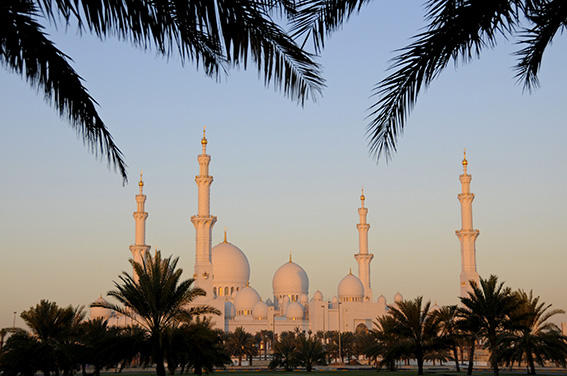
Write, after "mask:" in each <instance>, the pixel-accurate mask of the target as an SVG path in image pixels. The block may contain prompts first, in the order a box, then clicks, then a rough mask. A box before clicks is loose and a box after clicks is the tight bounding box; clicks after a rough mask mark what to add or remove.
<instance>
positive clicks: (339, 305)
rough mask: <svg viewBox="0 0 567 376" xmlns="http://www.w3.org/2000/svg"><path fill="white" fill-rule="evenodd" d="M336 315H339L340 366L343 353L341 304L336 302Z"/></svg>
mask: <svg viewBox="0 0 567 376" xmlns="http://www.w3.org/2000/svg"><path fill="white" fill-rule="evenodd" d="M338 313H339V359H340V361H341V364H342V363H343V356H342V355H343V352H342V346H341V302H338Z"/></svg>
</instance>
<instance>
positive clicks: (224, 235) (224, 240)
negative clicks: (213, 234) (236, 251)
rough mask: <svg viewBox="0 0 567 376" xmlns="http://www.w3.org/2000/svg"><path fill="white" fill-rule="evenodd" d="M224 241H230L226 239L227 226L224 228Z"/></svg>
mask: <svg viewBox="0 0 567 376" xmlns="http://www.w3.org/2000/svg"><path fill="white" fill-rule="evenodd" d="M224 242H225V243H228V241H227V240H226V227H225V228H224Z"/></svg>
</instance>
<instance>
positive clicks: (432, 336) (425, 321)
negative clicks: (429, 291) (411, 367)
mask: <svg viewBox="0 0 567 376" xmlns="http://www.w3.org/2000/svg"><path fill="white" fill-rule="evenodd" d="M422 302H423V298H422V297H417V298H415V299H413V300H402V301H400V302H398V303H396V305H392V306H388V315H389V316H390V317H391V318H392V319H393V323H392V324H393V327H392V329H393V331H394V333H395V334H396V335H397V344H396V345H395V347H399V348H402V349H404V352H405V355H406V356H411V357H413V358H415V359H416V361H417V374H418V375H423V362H424V360H425V358H426V357H427V356H429V355H432V354H435V353H438V352H440V351H442V350H444V349H445V348H446V346H447V345H446V340H445V338H444V337H443V336H440V335H439V325H438V322H437V321H436V320H435V315H434V314H433V313H432V312H430V311H429V309H430V306H431V303H430V302H427V303H425V304H422Z"/></svg>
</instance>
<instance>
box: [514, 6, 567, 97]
mask: <svg viewBox="0 0 567 376" xmlns="http://www.w3.org/2000/svg"><path fill="white" fill-rule="evenodd" d="M527 17H528V19H529V20H530V22H531V23H532V24H533V26H531V27H530V28H526V29H524V33H523V34H522V40H521V41H520V44H522V45H525V47H524V48H522V49H521V50H519V51H518V52H516V55H517V56H518V57H519V58H520V60H519V62H518V64H517V65H516V78H517V79H518V81H519V82H522V83H523V85H524V89H525V90H528V91H531V90H532V89H534V88H536V87H538V86H539V79H538V72H539V69H540V66H541V61H542V58H543V53H544V52H545V49H546V47H547V46H548V45H549V44H550V43H551V41H552V40H553V37H554V36H555V35H556V34H557V33H558V32H559V31H560V30H561V29H565V28H566V27H567V4H566V3H565V1H562V0H551V1H545V2H541V3H540V4H539V6H532V7H530V9H528V10H527Z"/></svg>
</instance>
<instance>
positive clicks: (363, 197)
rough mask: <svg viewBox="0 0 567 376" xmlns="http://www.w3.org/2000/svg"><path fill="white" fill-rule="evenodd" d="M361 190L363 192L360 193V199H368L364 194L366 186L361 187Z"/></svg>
mask: <svg viewBox="0 0 567 376" xmlns="http://www.w3.org/2000/svg"><path fill="white" fill-rule="evenodd" d="M360 192H361V194H360V201H364V200H366V196H364V187H362V188H361V189H360Z"/></svg>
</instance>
